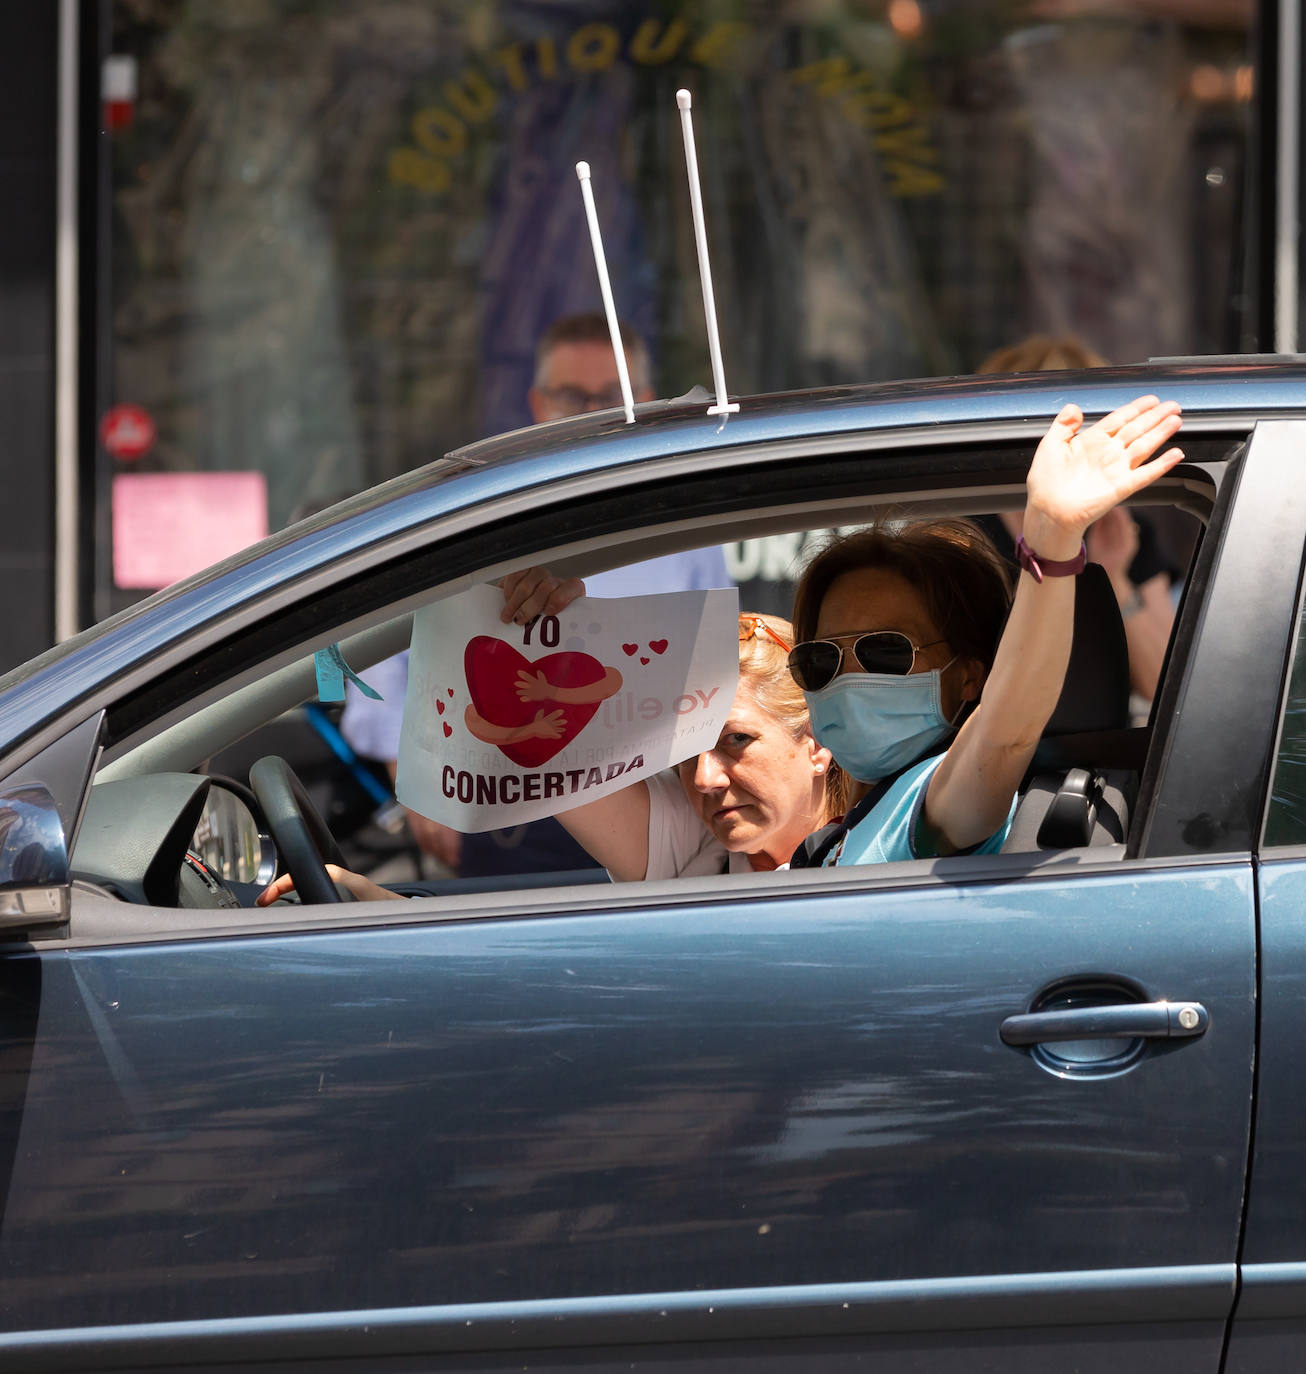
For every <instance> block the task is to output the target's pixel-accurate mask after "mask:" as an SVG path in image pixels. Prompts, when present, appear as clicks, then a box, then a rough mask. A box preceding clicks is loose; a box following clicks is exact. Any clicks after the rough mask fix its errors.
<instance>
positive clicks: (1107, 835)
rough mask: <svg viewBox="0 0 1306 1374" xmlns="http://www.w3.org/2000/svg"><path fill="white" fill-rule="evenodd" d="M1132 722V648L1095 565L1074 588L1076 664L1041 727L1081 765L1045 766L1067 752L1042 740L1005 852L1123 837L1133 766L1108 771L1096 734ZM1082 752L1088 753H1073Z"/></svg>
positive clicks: (1072, 657)
mask: <svg viewBox="0 0 1306 1374" xmlns="http://www.w3.org/2000/svg"><path fill="white" fill-rule="evenodd" d="M1128 724H1129V646H1128V644H1127V642H1126V640H1125V626H1124V621H1123V620H1122V619H1121V618H1120V606H1119V604H1118V602H1117V601H1116V594H1115V590H1114V589H1113V588H1112V586H1111V579H1110V578H1109V577H1108V576H1107V574H1106V570H1105V569H1104V568H1102V567H1100V566H1099V565H1098V564H1096V563H1090V564H1089V565H1088V566H1087V567H1086V568H1085V569H1084V571H1083V572H1082V573H1081V574H1080V575H1079V578H1078V579H1077V583H1076V587H1075V620H1074V628H1073V638H1072V641H1071V647H1070V662H1069V664H1068V665H1067V667H1066V680H1065V683H1064V685H1063V686H1062V688H1061V696H1060V697H1059V698H1058V700H1057V705H1056V709H1055V710H1054V711H1053V712H1052V716H1051V718H1050V719H1049V721H1048V723H1047V726H1046V728H1045V729H1044V732H1043V739H1044V741H1045V742H1051V743H1052V744H1054V745H1055V742H1056V741H1058V740H1064V742H1065V744H1066V745H1068V746H1070V749H1069V753H1070V754H1071V756H1072V757H1071V758H1070V759H1069V760H1065V762H1069V763H1074V764H1075V765H1076V766H1073V767H1065V766H1062V765H1060V764H1059V765H1058V766H1057V768H1056V769H1055V770H1054V769H1050V768H1048V767H1045V766H1042V765H1041V763H1040V755H1042V754H1046V753H1049V752H1052V753H1062V754H1064V753H1065V752H1066V750H1064V749H1062V750H1058V749H1056V748H1055V747H1054V748H1053V749H1051V750H1046V749H1044V747H1043V746H1042V745H1041V746H1040V754H1039V755H1036V756H1035V764H1034V767H1033V769H1032V776H1031V777H1030V779H1029V782H1028V785H1027V786H1026V787H1025V788H1024V789H1023V790H1022V793H1021V799H1020V803H1019V805H1018V806H1017V808H1016V814H1015V816H1014V817H1013V819H1012V823H1011V831H1010V833H1009V834H1008V836H1007V840H1006V843H1005V844H1004V845H1003V846H1002V849H1003V852H1004V853H1023V852H1028V851H1030V850H1037V849H1072V848H1079V847H1081V846H1085V845H1098V844H1120V843H1123V841H1124V839H1125V836H1126V835H1127V834H1128V830H1129V797H1130V795H1131V793H1132V790H1133V782H1134V777H1133V775H1132V773H1130V772H1129V771H1128V770H1124V771H1121V770H1116V769H1113V770H1112V771H1110V772H1105V771H1102V770H1101V769H1100V768H1099V767H1097V764H1096V760H1095V759H1094V757H1093V754H1094V752H1095V751H1094V750H1093V741H1092V739H1091V737H1092V736H1094V735H1104V734H1106V733H1107V732H1113V733H1114V737H1115V738H1117V739H1118V732H1120V731H1122V730H1124V729H1125V728H1126V727H1127V726H1128ZM1081 751H1084V752H1083V757H1082V758H1081V757H1074V755H1075V754H1077V753H1079V752H1081Z"/></svg>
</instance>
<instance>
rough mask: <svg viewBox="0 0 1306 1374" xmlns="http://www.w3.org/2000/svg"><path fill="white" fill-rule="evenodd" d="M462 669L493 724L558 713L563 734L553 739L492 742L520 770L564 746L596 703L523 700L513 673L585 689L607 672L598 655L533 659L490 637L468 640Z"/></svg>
mask: <svg viewBox="0 0 1306 1374" xmlns="http://www.w3.org/2000/svg"><path fill="white" fill-rule="evenodd" d="M463 668H464V670H465V671H466V673H467V690H468V691H469V692H470V693H471V697H472V705H473V707H475V709H476V712H477V714H478V715H479V716H481V717H482V719H484V720H487V721H489V722H490V723H491V724H492V725H502V726H508V727H512V726H517V725H527V724H529V723H530V722H531V721H533V720H534V719H535V716H536V714H537V712H539V711H541V710H542V711H544V712H545V713H546V714H550V713H552V712H555V711H557V712H561V714H562V732H561V734H560V735H559V736H558V738H557V739H522V740H514V741H513V742H512V743H511V744H497V745H496V746H495V747H496V748H497V749H498V750H499V751H500V752H501V753H502V754H504V755H506V756H507V757H508V758H510V759H511V760H512V761H513V762H514V763H515V764H517V765H518V766H519V767H521V768H538V767H539V766H540V765H541V764H542V763H547V762H548V761H549V760H550V759H551V758H552V757H553V756H554V755H555V754H556V753H558V752H559V751H561V750H563V749H565V748H566V747H567V745H568V744H570V743H571V741H572V740H573V739H575V738H576V736H577V735H578V734H580V732H581V731H582V730H583V729H584V728H585V727H586V726H587V725H588V724H589V722H590V719H591V718H592V717H593V715H594V712H595V711H597V710H598V709H599V703H598V702H597V701H587V702H559V701H551V700H547V699H546V700H543V701H523V700H522V699H521V698H520V697H519V696H518V695H517V674H518V673H520V672H523V671H530V672H532V673H543V674H544V676H545V678H546V679H547V680H548V682H549V684H550V685H551V686H553V687H588V686H589V685H590V684H591V683H595V682H599V681H601V680H602V678H603V677H604V676H606V674H607V671H608V670H607V669H606V668H605V667H604V666H603V664H601V663H600V662H599V661H598V659H597V658H591V657H590V655H589V654H578V653H573V652H566V653H560V654H546V655H545V656H544V657H543V658H537V659H536V660H535V661H534V662H532V661H531V660H530V659H528V658H525V657H523V656H522V655H521V654H519V653H518V652H517V650H516V649H514V648H513V647H512V645H511V644H505V643H504V642H503V640H501V639H491V638H490V636H489V635H477V636H476V637H475V638H473V639H470V640H468V642H467V649H466V651H465V652H464V654H463Z"/></svg>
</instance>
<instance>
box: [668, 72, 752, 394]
mask: <svg viewBox="0 0 1306 1374" xmlns="http://www.w3.org/2000/svg"><path fill="white" fill-rule="evenodd" d="M692 103H693V98H692V97H691V96H690V94H689V92H688V91H677V92H676V104H677V105H678V106H679V107H680V132H681V133H682V134H683V135H684V139H685V165H686V167H687V169H688V171H689V205H690V209H691V210H692V211H693V215H694V244H695V247H697V249H698V276H699V280H700V281H701V282H702V284H703V314H704V315H705V316H707V347H708V352H709V353H710V354H711V356H712V385H713V386H714V387H715V388H716V405H714V406H708V408H707V413H708V414H709V415H729V414H731V413H732V412H734V411H736V410H738V409H739V402H738V401H727V400H726V373H725V368H724V367H723V366H722V364H721V335H720V333H719V332H718V330H717V323H716V297H715V296H714V295H713V294H712V266H711V264H710V263H709V262H708V258H707V229H706V227H705V226H704V223H703V193H702V191H701V190H700V188H699V184H698V155H697V154H696V153H695V152H694V121H693V116H692V115H691V114H690V106H691V105H692Z"/></svg>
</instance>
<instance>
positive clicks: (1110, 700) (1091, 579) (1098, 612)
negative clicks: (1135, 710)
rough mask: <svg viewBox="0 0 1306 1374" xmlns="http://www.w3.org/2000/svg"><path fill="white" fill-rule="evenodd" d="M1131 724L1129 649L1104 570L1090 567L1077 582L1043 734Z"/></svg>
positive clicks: (1092, 565)
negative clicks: (1061, 669) (1062, 670)
mask: <svg viewBox="0 0 1306 1374" xmlns="http://www.w3.org/2000/svg"><path fill="white" fill-rule="evenodd" d="M1128 724H1129V647H1128V645H1127V644H1126V642H1125V624H1124V621H1123V620H1121V618H1120V606H1119V603H1118V602H1117V601H1116V594H1115V591H1114V589H1113V588H1112V586H1111V579H1110V578H1109V577H1108V576H1107V575H1106V570H1105V569H1104V568H1103V567H1102V566H1101V565H1100V564H1098V563H1090V564H1089V565H1088V566H1087V567H1086V568H1085V569H1084V571H1083V572H1082V573H1080V574H1079V576H1078V577H1077V578H1076V579H1075V628H1074V639H1073V641H1072V643H1071V646H1070V664H1069V666H1068V667H1067V668H1066V681H1065V685H1064V686H1063V687H1062V689H1061V697H1060V699H1059V700H1058V701H1057V708H1056V710H1055V711H1053V712H1052V719H1051V720H1049V721H1048V723H1047V728H1046V729H1045V730H1044V731H1043V734H1044V735H1045V736H1047V735H1075V734H1081V733H1085V732H1088V731H1092V730H1119V729H1123V728H1124V727H1125V726H1127V725H1128Z"/></svg>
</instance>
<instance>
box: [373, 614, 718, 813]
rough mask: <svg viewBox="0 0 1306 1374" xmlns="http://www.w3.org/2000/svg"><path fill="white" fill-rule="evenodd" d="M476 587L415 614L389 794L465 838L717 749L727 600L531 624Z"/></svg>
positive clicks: (587, 797)
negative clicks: (511, 616) (513, 617)
mask: <svg viewBox="0 0 1306 1374" xmlns="http://www.w3.org/2000/svg"><path fill="white" fill-rule="evenodd" d="M502 607H503V593H502V592H501V591H499V589H498V588H497V587H473V588H472V589H471V590H470V591H467V592H463V593H462V594H461V595H459V596H454V597H450V598H449V599H448V600H446V601H441V602H438V603H437V604H435V605H433V606H428V607H425V608H424V609H422V610H420V611H418V612H417V613H416V614H415V615H414V617H413V641H412V655H411V659H410V662H409V672H408V695H407V697H406V698H405V700H404V720H403V731H402V733H401V735H400V742H399V768H398V776H397V779H396V790H397V793H398V796H399V800H400V801H401V802H403V804H404V805H405V806H407V807H410V808H411V809H412V810H414V811H417V812H419V813H420V814H421V815H423V816H428V817H430V819H432V820H435V821H440V822H442V823H443V824H445V825H449V826H452V827H453V828H454V829H455V830H461V831H463V832H470V831H476V830H493V829H498V828H500V827H503V826H510V825H520V824H522V823H524V822H526V821H531V820H538V819H539V818H540V817H541V816H552V815H555V814H557V813H558V812H560V811H567V810H570V809H571V808H572V807H575V806H582V805H584V804H586V803H587V802H592V801H598V800H599V799H600V798H601V797H605V796H608V795H610V794H611V793H612V792H615V791H617V790H618V789H619V788H622V787H628V786H629V785H630V784H631V783H632V782H637V781H639V779H640V778H646V777H649V776H650V775H651V774H653V773H656V772H658V771H659V770H661V769H663V768H666V767H668V766H669V765H671V764H673V763H678V762H679V761H680V760H681V759H683V758H688V757H689V756H690V755H692V754H698V753H702V752H703V751H704V750H705V749H710V748H712V747H713V746H714V745H715V744H716V741H717V735H718V734H719V733H720V730H721V726H722V724H723V723H724V722H725V719H726V717H727V716H728V715H729V713H730V707H731V705H732V703H733V701H734V696H735V681H736V678H737V676H738V671H739V645H738V634H737V616H738V596H737V594H736V593H735V592H734V591H733V590H730V591H711V592H673V593H669V594H666V595H660V596H634V597H614V598H602V597H582V598H580V599H579V600H577V601H573V602H572V603H571V605H570V606H568V607H567V609H566V610H565V611H563V612H562V614H561V615H558V616H542V617H537V618H536V619H534V620H532V621H531V622H530V623H529V624H527V625H504V624H503V623H502V622H501V621H500V619H499V612H500V610H501V609H502Z"/></svg>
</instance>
